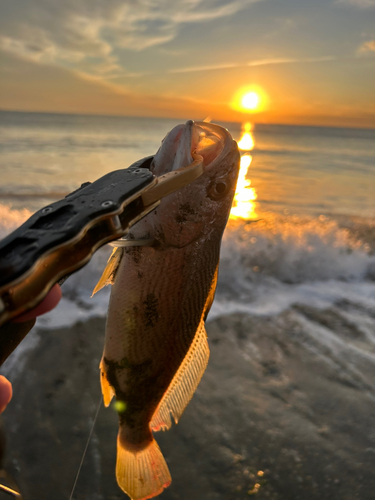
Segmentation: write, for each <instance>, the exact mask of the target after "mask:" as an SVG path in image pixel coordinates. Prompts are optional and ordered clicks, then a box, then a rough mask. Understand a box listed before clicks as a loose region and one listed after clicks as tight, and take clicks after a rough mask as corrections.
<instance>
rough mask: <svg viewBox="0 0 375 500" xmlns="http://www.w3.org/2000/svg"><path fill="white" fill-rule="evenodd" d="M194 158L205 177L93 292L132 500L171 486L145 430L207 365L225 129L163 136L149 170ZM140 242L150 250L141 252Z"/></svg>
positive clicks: (178, 404) (180, 195) (167, 415)
mask: <svg viewBox="0 0 375 500" xmlns="http://www.w3.org/2000/svg"><path fill="white" fill-rule="evenodd" d="M207 145H208V146H207ZM177 152H178V154H177ZM192 152H195V153H196V154H199V155H201V156H202V157H203V159H204V161H205V163H204V169H203V174H202V175H201V176H200V178H198V179H196V180H195V181H193V182H192V183H191V184H189V185H187V186H185V187H183V188H181V189H180V190H179V191H176V192H175V193H173V194H171V195H168V196H166V197H165V198H164V199H163V200H162V202H161V203H160V205H159V206H158V208H157V209H156V210H155V211H153V212H151V213H150V214H148V215H147V216H146V217H145V218H144V219H142V220H141V221H139V222H138V223H137V224H136V225H135V226H134V227H133V228H132V230H131V233H130V234H129V237H130V239H131V240H132V243H135V244H136V242H137V240H141V241H140V245H141V246H139V247H134V246H133V247H131V248H129V247H127V248H123V249H117V250H116V252H115V253H114V254H113V255H112V256H111V260H110V263H109V264H108V266H107V267H108V270H107V271H106V270H105V271H104V273H103V276H102V278H101V280H100V281H99V284H98V285H97V287H96V290H97V289H99V288H100V287H101V286H104V285H105V284H107V283H108V282H110V281H111V280H112V282H113V287H112V292H111V298H110V303H109V309H108V318H107V324H106V335H105V347H104V352H103V358H102V361H101V364H100V370H101V383H102V391H103V397H104V403H105V405H106V406H108V405H109V403H110V400H111V398H112V397H113V396H114V395H115V396H116V398H117V401H118V403H119V404H118V405H117V406H116V407H117V408H118V411H119V422H120V429H119V434H118V440H117V463H116V477H117V482H118V484H119V486H120V487H121V488H122V489H123V490H124V491H125V492H126V493H127V494H128V495H129V496H130V497H131V498H132V499H134V500H145V499H147V498H152V497H154V496H156V495H158V494H159V493H161V491H162V490H163V489H164V488H165V487H167V486H168V485H169V484H170V482H171V477H170V474H169V470H168V467H167V465H166V463H165V460H164V458H163V456H162V454H161V451H160V449H159V447H158V445H157V443H156V441H155V439H154V438H153V434H152V431H158V430H161V429H163V430H165V429H169V428H170V427H171V425H172V419H174V420H175V422H176V423H177V421H178V420H179V418H180V416H181V415H182V413H183V411H184V409H185V407H186V405H187V404H188V403H189V401H190V399H191V398H192V396H193V394H194V391H195V389H196V388H197V386H198V384H199V381H200V379H201V377H202V375H203V373H204V370H205V368H206V365H207V363H208V357H209V347H208V343H207V335H206V331H205V328H204V320H205V317H206V315H207V313H208V311H209V309H210V307H211V304H212V301H213V296H214V292H215V288H216V281H217V269H218V262H219V254H220V244H221V238H222V234H223V231H224V228H225V225H226V222H227V219H228V216H229V212H230V208H231V205H232V199H233V195H234V192H235V187H236V180H237V175H238V169H239V152H238V148H237V144H236V143H235V142H234V141H233V139H232V138H231V136H230V134H229V133H228V131H227V130H225V129H223V128H222V127H219V126H217V125H213V124H207V123H202V122H199V123H196V124H195V123H194V122H192V121H189V122H187V123H186V124H185V125H179V126H177V127H176V128H175V129H173V130H172V131H171V132H170V134H168V136H167V138H166V139H165V140H164V142H163V144H162V146H161V148H160V150H159V151H158V153H157V154H156V155H155V157H154V160H153V161H152V163H151V165H150V170H151V171H152V173H153V174H154V175H156V176H160V175H162V174H165V173H167V172H173V170H175V169H181V168H183V167H185V166H187V165H186V162H188V161H189V158H191V155H192ZM215 154H216V156H215ZM217 186H219V188H218V189H217ZM145 240H147V241H150V240H151V241H155V242H156V244H155V245H154V246H151V247H147V246H144V245H143V242H144V241H145ZM114 269H116V271H115V272H113V270H114Z"/></svg>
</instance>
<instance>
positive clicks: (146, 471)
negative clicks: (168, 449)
mask: <svg viewBox="0 0 375 500" xmlns="http://www.w3.org/2000/svg"><path fill="white" fill-rule="evenodd" d="M116 479H117V483H118V485H119V486H120V488H121V489H122V490H123V491H124V492H125V493H126V494H127V495H129V496H130V498H131V499H132V500H146V499H147V498H153V497H155V496H157V495H159V494H160V493H161V492H162V491H163V490H164V488H167V487H168V486H169V485H170V484H171V482H172V479H171V475H170V473H169V470H168V466H167V464H166V462H165V460H164V457H163V454H162V452H161V451H160V448H159V446H158V444H157V442H156V441H155V439H153V440H152V441H151V442H150V443H149V445H148V446H147V447H146V448H144V449H143V450H139V451H132V450H129V449H127V448H126V446H124V445H123V444H122V442H121V439H120V437H118V438H117V462H116Z"/></svg>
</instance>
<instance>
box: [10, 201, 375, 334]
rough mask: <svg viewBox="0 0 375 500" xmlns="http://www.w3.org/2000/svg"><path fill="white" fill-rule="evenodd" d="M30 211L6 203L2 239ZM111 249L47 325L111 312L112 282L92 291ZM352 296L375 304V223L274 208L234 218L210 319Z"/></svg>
mask: <svg viewBox="0 0 375 500" xmlns="http://www.w3.org/2000/svg"><path fill="white" fill-rule="evenodd" d="M30 215H31V214H30V212H29V211H28V210H26V209H23V210H15V209H12V208H11V207H9V206H7V205H0V238H3V237H4V236H5V235H6V234H8V233H9V232H11V231H12V230H14V229H15V228H16V227H18V226H19V225H20V224H21V223H22V222H23V221H24V220H25V219H27V218H28V217H29V216H30ZM110 253H111V249H110V248H109V247H108V246H105V247H103V248H102V249H100V250H99V251H98V252H97V253H96V254H95V255H94V257H93V259H92V260H91V261H90V263H89V264H88V265H87V266H85V267H84V268H83V269H81V270H80V271H79V272H77V273H75V274H73V275H72V276H70V277H69V279H68V280H67V281H66V283H64V285H63V299H62V301H61V303H60V305H59V307H58V308H56V309H55V310H54V311H53V312H52V313H49V314H47V315H45V316H42V317H41V318H40V319H39V320H38V324H39V326H40V327H45V328H47V327H48V328H51V327H60V326H67V325H71V324H74V323H75V322H77V321H79V320H82V321H84V320H86V319H88V318H89V317H92V316H105V314H106V311H107V308H108V300H109V292H110V287H106V288H105V289H103V290H101V291H100V292H99V293H98V294H96V295H95V296H94V297H93V298H90V297H91V294H92V290H93V288H94V287H95V285H96V283H97V281H98V280H99V277H100V275H101V273H102V271H103V269H104V267H105V265H106V261H107V259H108V257H109V255H110ZM345 301H349V302H350V303H356V304H359V305H360V306H361V307H363V308H364V309H366V310H367V311H370V310H375V224H374V221H372V220H368V219H360V218H348V217H346V218H342V219H341V220H339V219H338V218H337V217H336V218H328V217H324V216H320V217H318V218H316V217H315V218H314V217H297V216H282V215H277V214H273V213H267V214H264V215H262V217H261V218H260V219H259V220H258V221H253V222H243V221H232V220H231V221H229V224H228V226H227V229H226V231H225V234H224V238H223V245H222V251H221V261H220V272H219V282H218V288H217V292H216V298H215V301H214V304H213V307H212V310H211V312H210V314H209V316H208V319H209V320H210V319H214V318H216V317H218V316H223V315H227V314H230V313H233V312H244V313H248V314H254V315H263V316H264V315H265V316H270V315H275V314H279V313H281V312H282V311H284V310H287V309H288V308H290V307H293V306H294V305H295V304H306V305H309V306H313V307H317V308H320V309H324V308H325V307H330V306H331V305H332V304H337V303H342V302H345Z"/></svg>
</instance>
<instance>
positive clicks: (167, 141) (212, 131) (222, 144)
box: [150, 120, 233, 176]
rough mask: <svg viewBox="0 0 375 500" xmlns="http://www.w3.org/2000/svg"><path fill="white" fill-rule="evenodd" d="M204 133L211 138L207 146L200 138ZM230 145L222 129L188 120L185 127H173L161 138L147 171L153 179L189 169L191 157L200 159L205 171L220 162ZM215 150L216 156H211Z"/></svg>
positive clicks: (225, 131) (228, 137) (229, 138)
mask: <svg viewBox="0 0 375 500" xmlns="http://www.w3.org/2000/svg"><path fill="white" fill-rule="evenodd" d="M205 133H206V136H207V137H208V138H210V137H211V139H212V144H211V145H210V141H208V144H206V145H205V144H204V142H203V141H202V134H203V135H204V134H205ZM201 141H202V142H201ZM232 145H233V139H232V137H231V135H230V133H229V132H228V130H227V129H226V128H224V127H221V126H220V125H216V124H213V123H207V122H203V121H197V122H195V121H193V120H188V121H187V122H186V123H185V124H180V125H177V126H176V127H175V128H174V129H172V130H171V132H170V133H169V134H168V135H167V136H166V137H165V138H164V140H163V142H162V145H161V147H160V149H159V150H158V152H157V153H156V154H155V156H154V159H153V161H152V163H151V168H150V170H151V171H152V172H153V173H155V175H157V176H160V175H163V174H165V173H167V172H172V171H176V170H178V169H180V168H184V167H186V166H188V165H190V164H191V163H192V162H193V157H192V154H193V153H196V154H198V155H201V156H203V159H204V167H203V169H204V171H209V170H211V169H212V168H215V166H216V165H217V164H218V163H220V162H221V161H222V160H223V158H224V157H225V156H226V155H227V154H228V153H229V151H230V149H231V148H232ZM199 146H201V149H199ZM216 150H218V153H217V155H216V156H214V154H215V153H216Z"/></svg>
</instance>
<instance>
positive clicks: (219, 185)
mask: <svg viewBox="0 0 375 500" xmlns="http://www.w3.org/2000/svg"><path fill="white" fill-rule="evenodd" d="M229 189H230V183H228V182H223V181H219V182H212V183H211V184H210V185H209V186H208V189H207V194H208V197H209V198H210V199H211V200H221V199H222V198H224V197H225V196H226V194H227V193H228V192H229Z"/></svg>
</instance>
